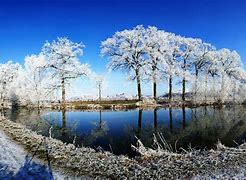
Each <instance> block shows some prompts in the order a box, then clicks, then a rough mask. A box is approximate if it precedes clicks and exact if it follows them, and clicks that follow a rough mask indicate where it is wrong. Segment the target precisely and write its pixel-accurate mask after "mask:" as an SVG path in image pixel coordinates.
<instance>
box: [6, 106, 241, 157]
mask: <svg viewBox="0 0 246 180" xmlns="http://www.w3.org/2000/svg"><path fill="white" fill-rule="evenodd" d="M6 116H7V117H8V118H10V119H11V120H12V121H15V122H18V123H21V124H24V125H25V126H27V127H28V128H30V129H32V130H34V131H37V132H38V133H40V134H42V135H45V136H49V130H50V128H51V127H52V137H54V138H57V139H60V140H62V141H64V142H67V143H75V144H76V146H81V145H84V146H90V147H93V148H96V147H98V146H101V147H102V148H104V149H105V150H109V151H110V150H111V149H110V145H111V147H112V149H113V152H114V153H115V154H131V148H130V146H131V144H135V143H136V138H135V136H136V137H137V138H139V139H141V140H142V142H143V143H144V145H146V146H149V147H151V146H152V144H153V133H157V132H160V133H162V134H163V136H164V137H165V139H166V141H167V142H168V143H170V144H171V145H172V146H174V144H175V142H176V141H177V140H178V144H177V147H183V148H187V146H188V145H189V144H191V146H192V147H197V148H211V147H214V144H215V143H216V142H217V141H218V139H220V140H221V141H222V143H224V144H225V145H228V146H235V145H236V144H235V143H234V141H236V142H237V143H241V142H242V141H243V140H244V139H245V138H246V137H245V136H246V107H244V106H237V107H221V108H216V107H209V106H208V107H199V108H192V109H190V108H185V107H182V108H168V109H162V108H159V109H153V110H142V109H136V110H129V111H96V112H86V111H65V110H62V111H50V110H47V111H45V110H42V111H41V112H40V113H38V111H35V110H32V111H29V110H26V109H17V110H12V111H11V110H9V111H7V112H6ZM75 137H76V141H74V140H75Z"/></svg>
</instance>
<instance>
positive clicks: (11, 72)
mask: <svg viewBox="0 0 246 180" xmlns="http://www.w3.org/2000/svg"><path fill="white" fill-rule="evenodd" d="M19 70H20V65H19V64H18V63H16V64H14V63H13V62H12V61H8V62H7V63H5V64H0V86H1V90H0V93H1V97H0V98H1V101H2V105H3V106H5V104H6V102H7V100H8V99H10V95H11V92H12V90H11V86H12V85H13V82H14V80H15V79H16V78H17V76H18V72H19Z"/></svg>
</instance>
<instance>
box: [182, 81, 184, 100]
mask: <svg viewBox="0 0 246 180" xmlns="http://www.w3.org/2000/svg"><path fill="white" fill-rule="evenodd" d="M182 85H183V89H182V100H183V101H185V77H183V81H182Z"/></svg>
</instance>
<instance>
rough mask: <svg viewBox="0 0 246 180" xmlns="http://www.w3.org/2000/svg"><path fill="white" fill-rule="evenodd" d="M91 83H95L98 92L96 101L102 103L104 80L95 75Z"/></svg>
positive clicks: (102, 77)
mask: <svg viewBox="0 0 246 180" xmlns="http://www.w3.org/2000/svg"><path fill="white" fill-rule="evenodd" d="M93 81H94V82H95V86H96V89H97V90H98V100H99V102H100V103H101V101H102V90H103V89H104V88H105V86H106V79H105V77H104V76H101V75H95V76H94V78H93Z"/></svg>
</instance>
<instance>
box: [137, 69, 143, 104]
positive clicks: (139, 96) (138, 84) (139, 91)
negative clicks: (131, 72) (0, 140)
mask: <svg viewBox="0 0 246 180" xmlns="http://www.w3.org/2000/svg"><path fill="white" fill-rule="evenodd" d="M136 77H137V90H138V100H139V101H141V100H142V92H141V80H140V75H139V70H138V69H137V70H136Z"/></svg>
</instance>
